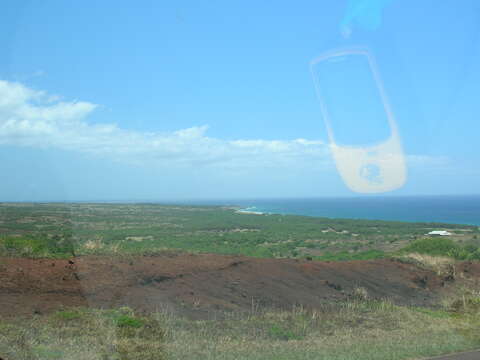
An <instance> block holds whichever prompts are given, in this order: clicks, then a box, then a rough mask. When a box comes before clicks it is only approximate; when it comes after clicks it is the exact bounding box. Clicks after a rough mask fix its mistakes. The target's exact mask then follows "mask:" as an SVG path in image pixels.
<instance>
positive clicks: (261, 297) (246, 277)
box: [0, 254, 480, 317]
mask: <svg viewBox="0 0 480 360" xmlns="http://www.w3.org/2000/svg"><path fill="white" fill-rule="evenodd" d="M457 272H458V273H459V274H462V276H465V277H470V278H476V279H478V278H480V264H478V263H464V264H461V265H459V267H458V270H457ZM449 282H452V280H449V279H444V278H442V277H441V276H437V275H436V274H434V273H433V272H430V271H426V270H422V269H419V268H417V267H415V266H413V265H411V264H404V263H400V262H397V261H392V260H376V261H351V262H316V261H303V260H300V261H297V260H293V259H256V258H247V257H241V256H220V255H211V254H203V255H162V256H153V257H150V256H143V257H142V256H140V257H132V258H108V257H79V258H75V259H72V260H70V261H69V260H46V259H37V260H33V259H18V258H17V259H12V258H0V315H3V316H8V315H18V314H32V313H35V312H37V313H44V312H48V311H52V310H55V309H58V308H60V307H62V306H72V305H73V306H85V305H89V306H95V307H111V306H120V305H128V306H131V307H133V308H135V309H137V310H139V311H155V310H158V309H162V308H169V309H171V310H173V311H176V312H180V313H182V314H184V315H187V316H191V317H206V316H209V314H211V313H212V312H214V311H218V310H248V309H250V308H251V307H252V302H253V304H254V305H259V306H269V307H278V308H286V309H289V308H291V307H292V306H293V305H294V304H302V305H304V306H307V307H311V308H315V306H317V305H318V304H319V302H321V301H324V300H337V299H346V298H348V297H349V296H351V295H352V293H353V292H354V289H355V288H357V287H364V288H365V289H367V292H368V294H369V296H371V297H373V298H389V299H391V300H393V301H394V302H396V303H398V304H415V305H430V304H433V303H435V301H436V300H438V296H439V294H440V293H441V292H442V291H443V290H444V289H445V287H448V286H449Z"/></svg>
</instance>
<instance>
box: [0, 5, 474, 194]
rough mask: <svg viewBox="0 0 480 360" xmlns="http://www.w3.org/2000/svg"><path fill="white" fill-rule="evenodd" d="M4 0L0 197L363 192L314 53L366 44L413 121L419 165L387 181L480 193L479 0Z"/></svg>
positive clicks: (408, 150) (419, 189) (410, 159)
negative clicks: (325, 109) (330, 114)
mask: <svg viewBox="0 0 480 360" xmlns="http://www.w3.org/2000/svg"><path fill="white" fill-rule="evenodd" d="M0 7H1V9H0V10H1V11H0V18H1V21H0V46H1V48H2V49H3V56H2V57H0V156H1V158H2V167H3V168H2V173H3V176H2V182H1V187H0V200H8V201H13V200H100V199H105V200H112V199H120V200H128V199H149V200H162V199H177V198H178V199H180V198H181V199H185V198H238V197H247V198H252V197H281V196H289V197H292V196H302V197H310V196H311V197H316V196H348V195H354V193H352V192H351V191H350V190H349V189H348V188H347V187H346V186H345V184H344V183H343V182H342V179H341V178H340V176H339V175H338V173H337V170H336V168H335V164H334V162H333V160H332V156H331V154H330V151H329V148H328V141H329V140H328V136H327V131H326V128H325V124H324V122H323V119H322V113H321V111H320V106H319V101H318V99H317V97H316V94H315V89H314V84H313V80H312V76H311V74H310V70H309V63H310V61H311V60H312V59H314V58H315V57H317V56H318V55H320V54H322V53H323V52H325V51H327V50H330V49H332V48H336V47H343V46H347V45H357V44H360V45H368V47H369V48H370V49H371V51H372V53H373V54H374V55H375V57H376V59H377V62H378V67H379V72H380V74H381V77H382V80H383V82H384V85H385V90H386V92H387V94H388V97H389V99H390V102H391V105H392V108H393V111H394V114H395V117H396V120H397V123H398V127H399V131H400V134H401V140H402V143H403V148H404V155H405V158H406V161H407V166H408V179H407V182H406V184H405V186H404V187H402V188H401V189H398V190H395V191H394V192H392V194H394V195H402V194H460V193H467V194H470V193H479V190H480V189H479V185H478V184H480V163H479V161H480V160H479V157H478V154H479V149H478V137H479V135H478V134H479V130H480V125H479V123H478V121H477V117H478V109H477V107H478V99H477V97H478V94H480V91H479V90H480V89H479V86H480V61H479V60H480V54H479V41H478V39H479V31H480V6H479V5H478V2H477V1H475V0H461V1H458V0H456V1H453V0H445V1H442V2H439V1H430V0H425V1H421V2H418V1H413V0H412V1H410V0H401V1H400V0H390V1H385V0H371V1H368V0H363V1H362V0H359V1H350V2H348V1H340V0H339V1H327V0H316V1H300V2H296V3H295V4H294V3H292V2H290V1H262V2H258V1H249V0H245V1H229V2H226V1H201V0H199V1H181V0H179V1H139V2H136V3H133V2H126V1H115V2H114V1H82V2H66V1H51V0H44V1H42V2H35V1H22V0H15V1H8V0H7V1H3V2H2V4H1V5H0ZM352 9H353V10H352ZM345 21H347V22H348V25H349V27H350V30H351V34H350V37H349V38H348V39H346V38H345V37H343V36H342V35H341V32H342V26H345ZM362 122H363V123H365V124H367V125H368V120H366V119H358V121H355V122H352V124H351V126H347V127H346V128H344V129H343V130H342V131H344V132H345V134H344V135H345V136H346V138H350V139H353V140H356V137H358V136H359V134H362V131H361V130H362V129H365V128H366V125H362ZM368 129H369V131H370V132H371V133H370V135H371V136H372V137H373V138H375V137H382V136H384V135H383V130H384V129H382V128H381V127H378V128H377V127H369V128H368ZM377 132H378V133H377Z"/></svg>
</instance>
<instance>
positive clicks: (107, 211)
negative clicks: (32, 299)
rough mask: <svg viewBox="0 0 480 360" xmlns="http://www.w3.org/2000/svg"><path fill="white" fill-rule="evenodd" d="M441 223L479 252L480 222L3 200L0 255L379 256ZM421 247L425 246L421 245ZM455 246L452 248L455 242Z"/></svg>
mask: <svg viewBox="0 0 480 360" xmlns="http://www.w3.org/2000/svg"><path fill="white" fill-rule="evenodd" d="M432 229H435V230H449V231H451V232H453V233H454V235H453V236H452V237H451V238H452V239H453V240H452V241H454V242H455V244H458V245H459V246H461V247H462V249H463V248H465V251H464V253H463V255H462V251H461V249H459V251H457V253H456V256H457V257H459V258H462V256H463V258H468V256H469V255H470V254H474V253H475V252H477V253H476V255H471V257H474V258H476V257H479V258H480V250H478V249H479V247H480V239H479V237H480V236H479V235H480V231H479V228H478V227H476V226H467V225H452V224H429V223H402V222H389V221H368V220H345V219H327V218H314V217H305V216H283V215H251V214H239V213H236V212H235V209H232V208H223V207H213V206H211V207H202V206H164V205H154V204H60V203H59V204H27V203H25V204H0V255H6V256H28V257H69V256H73V255H87V254H106V255H114V254H141V253H155V252H160V251H164V250H165V249H176V250H181V251H189V252H209V253H218V254H243V255H248V256H255V257H304V258H305V257H311V258H312V259H318V260H353V259H359V260H361V259H375V258H381V257H384V256H386V255H388V254H393V253H395V252H397V251H398V250H400V249H402V248H404V247H405V246H407V245H409V244H411V242H412V241H414V240H418V239H421V238H423V237H424V234H426V233H427V232H429V231H431V230H432ZM420 250H422V249H420ZM450 250H452V249H450Z"/></svg>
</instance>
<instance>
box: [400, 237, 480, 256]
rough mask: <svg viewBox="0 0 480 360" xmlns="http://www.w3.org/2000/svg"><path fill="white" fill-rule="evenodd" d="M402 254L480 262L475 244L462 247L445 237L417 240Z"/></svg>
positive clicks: (479, 253) (478, 249)
mask: <svg viewBox="0 0 480 360" xmlns="http://www.w3.org/2000/svg"><path fill="white" fill-rule="evenodd" d="M401 253H418V254H423V255H431V256H448V257H451V258H454V259H457V260H480V248H479V247H478V246H476V245H473V244H468V245H466V246H461V245H459V244H457V243H455V242H454V241H453V240H452V239H449V238H444V237H438V238H423V239H419V240H415V241H413V242H412V243H410V244H409V245H407V246H406V247H404V248H403V249H402V250H401Z"/></svg>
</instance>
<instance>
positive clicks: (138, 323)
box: [116, 315, 144, 329]
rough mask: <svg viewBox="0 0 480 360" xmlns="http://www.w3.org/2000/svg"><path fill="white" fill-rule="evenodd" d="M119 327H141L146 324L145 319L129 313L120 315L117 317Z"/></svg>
mask: <svg viewBox="0 0 480 360" xmlns="http://www.w3.org/2000/svg"><path fill="white" fill-rule="evenodd" d="M116 322H117V326H118V327H131V328H137V329H138V328H141V327H142V326H143V325H144V321H143V319H140V318H136V317H133V316H129V315H120V316H119V317H118V318H117V319H116Z"/></svg>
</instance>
